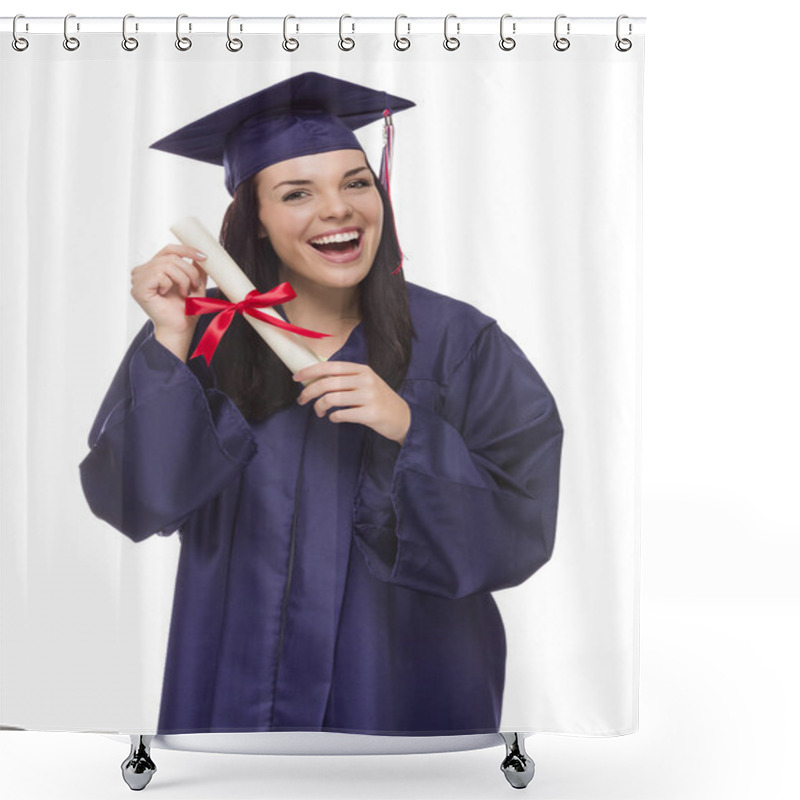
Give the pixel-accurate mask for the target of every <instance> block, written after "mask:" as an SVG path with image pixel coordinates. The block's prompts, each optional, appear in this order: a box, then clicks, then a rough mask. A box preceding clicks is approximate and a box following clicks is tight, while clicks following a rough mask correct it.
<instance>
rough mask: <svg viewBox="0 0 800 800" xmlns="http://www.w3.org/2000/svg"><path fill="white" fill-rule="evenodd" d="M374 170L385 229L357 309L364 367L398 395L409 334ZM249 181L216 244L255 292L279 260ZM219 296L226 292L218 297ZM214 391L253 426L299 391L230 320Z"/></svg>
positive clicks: (248, 331) (271, 278) (269, 280)
mask: <svg viewBox="0 0 800 800" xmlns="http://www.w3.org/2000/svg"><path fill="white" fill-rule="evenodd" d="M370 172H372V177H373V180H374V181H375V186H376V187H377V189H378V193H379V194H380V197H381V201H382V203H383V231H382V234H381V240H380V243H379V245H378V249H377V252H376V254H375V260H374V261H373V263H372V267H371V269H370V271H369V273H367V275H366V277H365V278H364V279H363V280H362V281H361V283H360V284H359V289H360V291H359V311H360V314H361V321H362V324H363V328H364V334H365V337H366V342H367V353H368V363H369V366H370V367H372V369H373V370H374V371H375V372H376V373H377V374H378V375H379V376H380V377H381V378H383V380H385V381H386V383H387V384H388V385H389V386H391V387H392V389H394V390H395V391H397V390H398V389H399V388H400V386H401V384H402V382H403V380H404V378H405V375H406V372H407V371H408V363H409V361H410V359H411V339H412V337H413V336H414V330H413V326H412V324H411V314H410V311H409V307H408V291H407V289H406V283H405V278H404V277H403V273H402V271H400V272H399V273H397V274H396V275H393V274H392V273H393V272H394V271H395V270H396V269H397V266H398V265H399V264H400V246H399V244H398V241H397V236H396V234H395V226H394V215H393V213H392V207H391V203H390V202H389V198H388V196H387V194H386V190H385V189H384V187H383V186H382V185H381V183H380V181H379V180H378V179H377V177H376V175H375V173H374V171H373V170H372V168H371V167H370ZM258 211H259V208H258V195H257V192H256V179H255V176H253V177H251V178H248V179H247V180H245V181H243V182H242V183H241V184H240V185H239V186H238V188H237V189H236V193H235V196H234V200H233V202H232V203H231V204H230V205H229V206H228V209H227V211H226V212H225V217H224V218H223V221H222V229H221V231H220V237H219V240H220V244H221V245H222V246H223V247H224V248H225V249H226V250H227V251H228V253H229V254H230V255H231V258H233V260H234V261H235V262H236V263H237V264H238V265H239V266H240V267H241V268H242V270H243V272H244V273H245V274H246V275H247V277H248V278H250V280H251V281H252V282H253V284H254V286H255V287H256V289H258V291H259V292H266V291H268V290H270V289H272V288H274V287H275V286H276V285H277V284H278V283H279V282H280V277H279V272H278V269H279V266H280V259H279V258H278V256H277V254H276V253H275V250H274V249H273V247H272V244H271V243H270V241H269V239H267V238H264V237H260V236H259V231H260V229H261V228H260V222H259V219H258ZM222 296H223V297H224V295H222ZM212 368H213V370H214V373H215V375H216V379H217V386H218V387H219V388H220V389H221V390H222V391H223V392H225V394H227V395H228V396H229V397H230V398H231V399H232V400H233V402H234V403H236V405H237V406H238V408H239V410H240V411H241V412H242V414H243V415H244V416H245V418H247V419H249V420H252V421H258V420H263V419H266V418H267V417H268V416H270V415H271V414H273V413H274V412H276V411H278V410H279V409H281V408H284V407H286V406H288V405H290V404H292V403H293V402H294V401H295V399H296V398H297V395H298V393H299V390H300V389H302V387H300V386H299V384H297V383H296V382H295V381H293V380H292V377H291V373H290V372H289V370H288V369H287V368H286V366H285V365H284V364H283V363H282V362H281V361H280V360H279V359H278V357H277V356H276V355H275V354H274V353H273V352H272V350H271V349H270V348H269V347H268V346H267V345H266V344H265V343H264V341H263V340H262V339H261V337H260V336H259V335H258V334H257V333H256V332H255V330H254V329H253V327H252V326H251V325H250V324H249V323H248V322H246V321H245V320H244V319H242V318H241V316H240V315H238V314H237V315H236V317H235V318H234V320H233V323H232V324H231V327H230V328H229V329H228V332H227V333H226V334H225V337H224V338H223V339H222V341H221V342H220V345H219V347H218V348H217V351H216V353H215V355H214V360H213V362H212Z"/></svg>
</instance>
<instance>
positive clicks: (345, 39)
mask: <svg viewBox="0 0 800 800" xmlns="http://www.w3.org/2000/svg"><path fill="white" fill-rule="evenodd" d="M346 19H353V18H352V17H351V16H350V15H349V14H342V16H341V17H339V49H340V50H345V51H346V50H352V49H353V48H354V47H355V46H356V43H355V41H354V40H353V39H351V38H350V37H349V36H345V35H344V33H343V32H342V26H343V23H344V21H345V20H346ZM350 24H351V26H352V30H351V31H350V33H355V32H356V24H355V22H352V23H350Z"/></svg>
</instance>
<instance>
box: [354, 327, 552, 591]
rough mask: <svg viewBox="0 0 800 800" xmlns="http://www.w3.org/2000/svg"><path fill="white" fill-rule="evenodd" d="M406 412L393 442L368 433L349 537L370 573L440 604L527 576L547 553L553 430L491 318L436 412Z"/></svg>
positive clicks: (528, 374) (531, 378)
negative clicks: (404, 427)
mask: <svg viewBox="0 0 800 800" xmlns="http://www.w3.org/2000/svg"><path fill="white" fill-rule="evenodd" d="M409 406H410V408H411V426H410V428H409V430H408V433H407V435H406V438H405V441H404V443H403V445H402V446H401V445H400V444H398V443H397V442H393V441H391V440H389V439H386V438H385V437H382V436H380V435H379V434H377V433H375V432H374V431H369V435H368V437H367V449H366V451H365V457H364V461H363V463H362V468H361V474H360V477H359V490H358V492H357V494H356V500H355V504H354V535H355V540H356V542H357V544H358V546H359V548H360V550H361V552H362V554H363V556H364V558H365V560H366V562H367V566H368V568H369V570H370V571H371V572H372V574H373V575H375V576H376V577H377V578H379V579H381V580H383V581H388V582H390V583H393V584H397V585H399V586H403V587H405V588H408V589H415V590H417V591H421V592H426V593H429V594H433V595H437V596H440V597H446V598H460V597H466V596H468V595H472V594H476V593H482V592H491V591H495V590H498V589H503V588H507V587H510V586H516V585H517V584H519V583H521V582H522V581H524V580H526V579H527V578H528V577H530V575H532V574H533V573H534V572H535V571H536V570H537V569H538V568H539V567H541V566H542V564H544V563H545V562H546V561H547V560H548V559H549V558H550V556H551V554H552V550H553V544H554V539H555V526H556V510H557V504H558V481H559V469H560V458H561V441H562V432H563V431H562V426H561V421H560V419H559V415H558V411H557V409H556V405H555V402H554V400H553V397H552V396H551V394H550V392H549V391H548V389H547V387H546V386H545V384H544V382H543V381H542V379H541V378H540V377H539V375H538V373H537V372H536V370H535V369H534V368H533V366H531V364H530V362H529V361H528V360H527V358H526V357H525V355H524V354H523V353H522V351H521V350H520V349H519V348H518V347H517V345H516V344H515V343H514V342H513V341H512V340H511V339H510V338H509V337H508V336H507V335H506V334H505V333H503V331H501V330H500V328H499V326H498V325H497V323H492V324H490V325H488V326H487V327H486V328H484V329H483V330H482V331H481V333H480V334H479V335H478V337H477V339H476V340H475V342H474V344H473V345H472V347H471V348H470V350H469V352H468V353H467V355H466V356H465V357H464V358H463V359H462V360H461V361H460V363H459V364H458V365H457V366H456V367H455V368H454V369H453V371H452V374H451V375H450V376H449V377H448V380H447V386H446V388H445V399H444V404H443V408H442V409H441V411H440V413H436V412H435V411H433V410H432V409H430V408H428V407H426V406H423V405H420V404H418V403H414V402H409Z"/></svg>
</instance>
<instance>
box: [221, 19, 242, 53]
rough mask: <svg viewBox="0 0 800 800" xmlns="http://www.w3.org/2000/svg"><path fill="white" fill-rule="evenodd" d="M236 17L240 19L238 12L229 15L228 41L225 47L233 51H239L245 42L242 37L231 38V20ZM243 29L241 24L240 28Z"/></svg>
mask: <svg viewBox="0 0 800 800" xmlns="http://www.w3.org/2000/svg"><path fill="white" fill-rule="evenodd" d="M235 19H239V17H238V16H237V15H236V14H231V15H230V16H229V17H228V29H227V33H228V41H227V42H225V47H227V48H228V50H230V51H231V53H238V52H239V51H240V50H241V49H242V48H243V47H244V42H242V40H241V39H233V38H231V22H232V21H233V20H235ZM241 29H242V28H241V26H239V30H241Z"/></svg>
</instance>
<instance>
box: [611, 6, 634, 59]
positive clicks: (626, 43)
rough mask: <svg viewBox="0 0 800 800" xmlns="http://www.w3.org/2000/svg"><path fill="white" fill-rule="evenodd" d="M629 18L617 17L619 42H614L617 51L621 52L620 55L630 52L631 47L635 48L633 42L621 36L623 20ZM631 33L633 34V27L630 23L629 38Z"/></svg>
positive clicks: (623, 15) (626, 16)
mask: <svg viewBox="0 0 800 800" xmlns="http://www.w3.org/2000/svg"><path fill="white" fill-rule="evenodd" d="M628 18H629V17H628V15H627V14H620V15H619V16H618V17H617V41H616V42H614V47H616V48H617V50H619V52H620V53H627V52H628V50H630V49H631V47H633V42H632V41H631V40H630V39H626V38H623V37H622V36H620V35H619V31H620V23H621V22H622V20H624V19H628ZM631 33H633V26H632V25H631V24H630V22H629V23H628V36H630V35H631Z"/></svg>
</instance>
